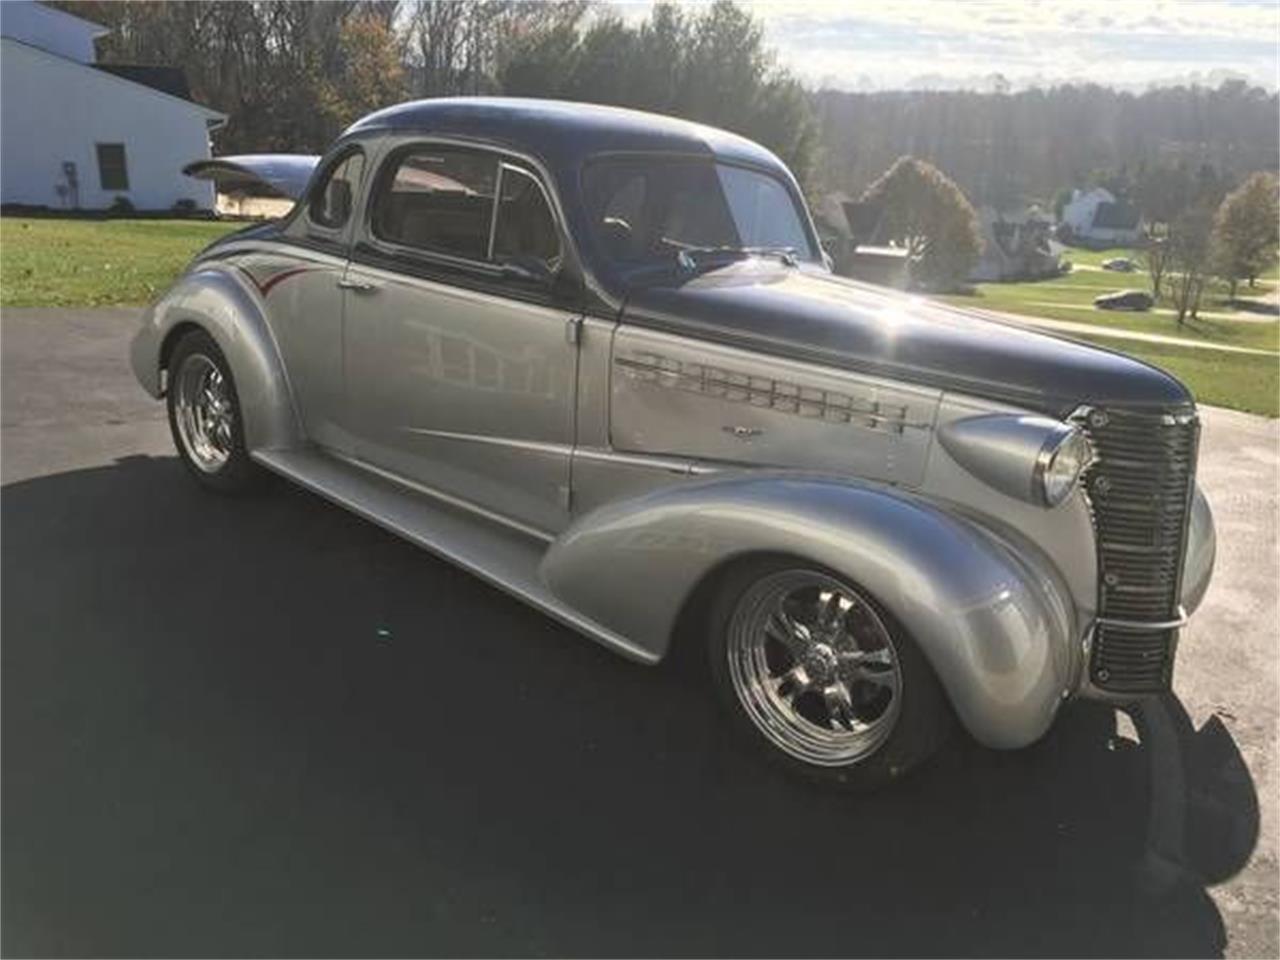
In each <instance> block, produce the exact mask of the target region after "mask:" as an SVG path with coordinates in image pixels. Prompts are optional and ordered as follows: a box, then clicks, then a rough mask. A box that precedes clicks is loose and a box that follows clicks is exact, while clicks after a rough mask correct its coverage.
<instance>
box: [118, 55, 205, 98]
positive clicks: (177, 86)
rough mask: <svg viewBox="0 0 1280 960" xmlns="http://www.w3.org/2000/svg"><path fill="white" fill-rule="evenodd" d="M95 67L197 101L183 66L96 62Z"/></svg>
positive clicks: (163, 91) (172, 95)
mask: <svg viewBox="0 0 1280 960" xmlns="http://www.w3.org/2000/svg"><path fill="white" fill-rule="evenodd" d="M93 67H94V68H95V69H98V70H101V71H103V72H104V73H110V74H114V75H115V76H117V77H121V78H122V79H125V80H130V81H132V82H133V83H139V84H141V85H142V86H144V87H150V88H151V89H152V90H159V91H160V92H161V93H167V94H169V96H171V97H177V98H178V99H180V100H189V101H191V102H192V103H194V102H195V101H194V100H191V88H190V87H189V86H187V75H186V74H185V73H183V71H182V68H181V67H153V66H148V65H146V64H137V63H95V64H93Z"/></svg>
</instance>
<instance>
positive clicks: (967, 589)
mask: <svg viewBox="0 0 1280 960" xmlns="http://www.w3.org/2000/svg"><path fill="white" fill-rule="evenodd" d="M188 172H189V173H190V174H191V175H193V176H202V177H207V178H213V179H219V180H222V181H224V182H231V183H235V182H240V183H244V182H248V181H253V180H256V181H259V182H264V183H269V184H271V185H273V186H274V187H275V188H277V189H279V190H281V191H283V192H285V193H287V194H288V195H289V196H291V197H294V198H296V199H297V203H296V206H295V207H294V209H293V211H292V212H291V213H290V214H289V215H288V216H286V217H284V218H283V219H281V220H279V221H275V222H271V223H267V224H263V225H259V226H254V227H252V228H249V229H246V230H242V231H240V232H237V233H233V234H231V235H230V236H228V237H226V238H224V239H222V240H219V241H218V242H216V243H214V244H213V245H212V246H210V247H209V248H208V249H207V250H205V251H204V252H202V253H201V254H200V255H199V256H198V257H197V258H196V260H195V262H194V263H193V264H192V265H191V266H190V268H189V269H188V270H187V271H186V272H185V273H184V274H183V276H182V277H181V278H180V279H179V280H178V281H177V282H176V283H175V284H174V286H173V288H172V289H171V290H170V291H169V292H168V293H166V294H165V295H164V296H163V297H161V298H160V300H159V301H158V302H157V303H156V304H155V305H154V306H153V307H152V308H151V309H149V310H148V311H147V313H146V316H145V318H144V321H143V324H142V329H141V332H140V333H139V334H138V336H137V338H136V340H135V341H134V343H133V347H132V362H133V368H134V370H135V371H136V373H137V376H138V379H139V380H140V381H141V382H142V385H143V386H144V387H145V388H146V390H147V391H148V392H149V393H150V394H152V395H153V396H155V397H162V396H164V397H167V402H168V410H169V419H170V423H171V425H172V430H173V437H174V441H175V443H176V445H177V448H178V452H179V454H180V455H181V458H182V460H183V462H184V463H185V464H186V466H187V467H188V469H189V471H190V473H191V475H192V476H194V477H195V478H196V479H197V480H199V481H200V482H201V483H202V484H204V485H205V486H207V487H209V488H210V489H213V490H217V491H239V490H242V489H244V488H246V487H248V486H250V485H251V484H252V482H253V480H254V479H255V476H256V475H257V474H258V473H259V468H263V467H265V468H267V469H268V470H271V471H274V472H276V473H278V474H282V475H284V476H285V477H288V478H289V479H291V480H294V481H296V482H298V483H300V484H302V485H303V486H305V487H307V488H309V489H311V490H314V491H316V492H318V493H320V494H322V495H324V496H325V497H328V498H329V499H331V500H333V501H335V502H336V503H338V504H340V505H342V506H344V507H347V508H348V509H350V510H353V511H355V512H356V513H358V514H361V515H362V516H364V517H367V518H368V519H370V520H372V521H374V522H376V523H379V524H382V525H383V526H385V527H387V528H389V529H390V530H393V531H395V532H396V533H398V534H400V535H402V536H404V537H407V538H408V539H410V540H412V541H413V542H415V543H418V544H420V545H422V546H424V547H427V548H428V549H430V550H433V551H435V552H437V553H439V554H441V555H443V556H445V557H447V558H449V559H450V560H452V561H454V562H456V563H458V564H460V565H462V566H463V567H465V568H467V569H468V570H470V571H473V572H474V573H476V574H477V575H479V576H481V577H484V578H486V579H488V580H490V581H492V582H494V583H496V584H497V585H499V586H501V587H502V588H504V589H505V590H507V591H509V592H510V593H512V594H514V595H515V596H517V597H519V598H521V599H522V600H524V601H526V602H528V603H530V604H532V605H534V606H535V607H537V608H539V609H541V610H543V611H545V612H547V613H548V614H550V615H552V616H553V617H556V618H557V619H559V620H560V621H562V622H563V623H565V624H567V625H568V626H570V627H572V628H574V629H575V630H577V631H579V632H581V633H583V634H585V635H586V636H588V637H590V638H591V639H593V640H596V641H598V642H600V643H602V644H604V645H605V646H607V647H609V648H611V649H613V650H615V651H617V652H618V653H621V654H623V655H624V656H627V657H630V658H632V659H634V660H637V661H639V662H641V663H645V664H654V663H657V662H659V661H660V660H662V659H663V658H664V657H666V656H667V655H668V654H669V653H670V652H671V649H672V645H673V643H685V644H700V645H702V646H703V647H705V649H706V652H707V654H708V655H709V662H710V679H711V683H712V686H714V687H715V688H716V690H717V691H718V694H719V696H720V698H721V699H722V700H723V702H724V704H725V706H726V707H727V709H728V712H729V714H730V716H731V718H732V719H731V722H732V723H734V724H736V725H737V726H738V727H739V728H741V730H743V731H744V732H745V733H746V735H747V736H748V737H750V738H752V739H754V740H755V741H757V742H758V743H759V744H761V745H763V746H765V747H767V748H768V750H769V752H771V753H772V754H773V755H774V756H776V757H777V758H778V759H779V760H780V761H782V762H783V763H785V764H789V765H791V766H792V767H793V768H795V769H797V770H800V771H804V772H807V773H809V774H812V775H814V776H817V777H820V778H825V779H830V780H833V781H838V782H842V783H846V784H849V785H855V786H869V785H874V784H877V783H881V782H883V781H885V780H887V779H890V778H892V777H895V776H897V775H899V774H901V773H902V772H904V771H906V770H908V769H909V768H911V767H912V766H914V765H916V764H918V763H919V762H921V761H922V760H924V759H925V758H926V757H927V756H928V755H929V754H930V753H931V752H932V751H933V750H934V749H935V747H936V746H937V745H938V744H940V743H941V742H942V741H943V738H944V734H945V732H946V730H947V728H948V726H949V725H950V724H951V723H952V722H953V718H954V719H958V720H959V723H960V724H961V725H962V726H963V727H964V728H965V729H966V730H967V731H968V732H969V733H970V734H971V735H972V736H973V737H975V738H976V739H977V740H978V741H979V742H981V743H983V744H986V745H989V746H991V747H1005V748H1007V747H1020V746H1023V745H1026V744H1029V743H1031V742H1032V741H1034V740H1036V739H1037V738H1038V737H1040V736H1041V735H1042V734H1043V733H1044V732H1045V730H1046V729H1047V728H1048V727H1049V725H1050V723H1051V722H1052V720H1053V718H1054V714H1055V712H1056V711H1057V710H1058V707H1059V705H1060V704H1062V703H1063V701H1064V700H1066V699H1069V698H1072V697H1094V698H1103V699H1108V700H1113V701H1118V702H1122V701H1130V700H1133V699H1135V698H1138V697H1141V696H1144V695H1150V694H1158V693H1159V692H1161V691H1163V690H1166V689H1167V688H1168V687H1169V684H1170V680H1171V675H1172V670H1173V663H1174V652H1175V648H1176V646H1177V640H1178V634H1179V630H1180V628H1181V627H1182V626H1183V624H1184V623H1185V622H1186V618H1187V615H1188V614H1189V613H1190V612H1191V611H1192V610H1194V609H1195V607H1196V605H1197V604H1198V603H1199V602H1200V599H1201V598H1202V597H1203V595H1204V592H1205V589H1206V587H1207V585H1208V581H1209V577H1210V573H1211V571H1212V566H1213V558H1214V532H1213V521H1212V518H1211V515H1210V512H1209V508H1208V505H1207V504H1206V502H1205V499H1204V497H1203V496H1202V495H1201V493H1200V492H1199V490H1198V489H1197V487H1196V484H1195V468H1196V445H1197V432H1198V421H1197V416H1196V409H1195V405H1194V403H1193V401H1192V397H1191V395H1190V394H1189V393H1188V392H1187V390H1186V389H1185V388H1184V387H1183V386H1182V384H1180V383H1178V382H1177V381H1176V380H1174V379H1173V378H1171V377H1169V376H1168V375H1166V374H1164V373H1162V372H1160V371H1159V370H1156V369H1153V368H1152V367H1149V366H1145V365H1144V364H1142V363H1139V362H1137V361H1134V360H1131V359H1127V358H1125V357H1122V356H1119V355H1117V354H1114V353H1110V352H1108V351H1105V350H1099V349H1095V348H1092V347H1087V346H1083V345H1080V344H1076V343H1071V342H1068V341H1065V340H1061V339H1055V338H1051V337H1047V336H1043V335H1040V334H1036V333H1033V332H1030V331H1028V330H1025V329H1021V328H1019V327H1016V326H1013V325H1006V324H1002V323H997V322H993V321H991V320H989V319H985V318H979V317H975V316H972V315H969V314H966V313H964V312H962V311H958V310H954V309H950V308H947V307H944V306H940V305H937V304H933V303H929V302H926V301H922V300H920V299H917V298H912V297H908V296H906V295H903V294H899V293H895V292H891V291H886V290H882V289H878V288H874V287H869V286H865V285H862V284H859V283H855V282H852V281H849V280H845V279H842V278H839V277H836V276H833V275H832V273H831V272H830V270H829V269H828V266H827V262H826V257H825V255H824V253H823V251H822V249H821V247H820V246H819V242H818V239H817V236H816V235H815V233H814V228H813V224H812V222H811V220H810V218H809V214H808V212H807V210H806V208H805V205H804V202H803V200H802V198H801V195H800V192H799V190H798V189H797V186H796V183H795V181H794V179H793V178H792V176H791V175H790V173H789V172H788V171H787V169H786V167H785V166H784V165H783V164H782V163H781V162H780V161H779V160H778V159H777V158H776V157H775V156H774V155H773V154H771V153H770V152H769V151H767V150H765V149H763V148H761V147H760V146H758V145H756V144H754V143H752V142H750V141H748V140H745V139H743V138H741V137H738V136H735V135H732V134H729V133H725V132H723V131H719V130H714V129H710V128H707V127H703V126H698V125H695V124H692V123H685V122H681V121H677V120H673V119H669V118H664V117H656V116H650V115H647V114H642V113H635V112H631V111H625V110H616V109H608V108H602V107H594V106H586V105H582V104H570V103H554V102H545V101H537V100H487V99H457V100H428V101H422V102H417V103H408V104H404V105H401V106H396V107H392V108H389V109H386V110H382V111H380V112H378V113H375V114H372V115H371V116H369V117H366V118H365V119H363V120H361V121H360V122H358V123H356V124H355V125H354V126H353V127H351V128H350V129H349V130H347V131H346V133H344V134H343V135H342V137H341V138H340V139H339V140H338V141H337V142H336V143H335V144H334V145H333V147H332V148H331V149H330V150H329V152H328V153H327V154H326V155H325V156H324V157H323V158H317V157H296V156H280V155H263V156H245V157H230V158H223V159H220V160H213V161H203V162H199V163H196V164H193V165H191V166H190V167H188ZM655 709H657V708H656V707H655Z"/></svg>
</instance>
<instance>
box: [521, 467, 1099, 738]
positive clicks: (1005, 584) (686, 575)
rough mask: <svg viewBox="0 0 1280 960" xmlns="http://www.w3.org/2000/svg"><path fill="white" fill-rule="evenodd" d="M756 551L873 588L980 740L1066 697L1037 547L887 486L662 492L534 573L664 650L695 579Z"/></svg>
mask: <svg viewBox="0 0 1280 960" xmlns="http://www.w3.org/2000/svg"><path fill="white" fill-rule="evenodd" d="M760 554H784V555H789V556H793V557H796V558H799V560H800V561H801V562H804V561H807V562H810V563H815V564H819V565H821V566H824V567H827V568H829V569H830V570H832V571H834V572H836V573H838V574H841V575H843V576H845V577H847V578H848V579H850V580H851V581H853V582H854V583H855V584H857V585H858V586H860V587H861V588H863V589H864V590H866V591H868V592H869V593H870V594H871V595H872V596H873V597H875V598H876V600H878V601H879V602H880V603H881V604H882V605H883V606H884V607H885V608H886V609H887V610H888V611H889V612H890V614H892V616H893V617H894V618H895V619H896V620H897V621H898V623H899V624H900V625H901V626H902V627H903V628H904V629H905V630H906V631H907V633H908V634H909V635H910V636H911V637H912V638H913V639H914V640H915V642H916V643H917V644H918V646H919V647H920V648H921V650H922V652H923V653H924V654H925V656H926V657H927V658H928V660H929V662H930V663H931V664H932V666H933V669H934V671H935V672H936V673H937V675H938V678H939V679H940V680H941V682H942V685H943V687H944V688H945V689H946V692H947V694H948V696H949V697H950V700H951V703H952V705H953V706H954V708H955V711H956V714H957V715H958V716H959V718H960V721H961V722H962V723H963V724H964V726H965V727H966V728H967V729H968V730H969V732H970V733H971V734H972V735H973V736H974V737H975V738H976V739H977V740H978V741H979V742H980V743H983V744H985V745H987V746H991V747H1020V746H1025V745H1026V744H1028V743H1031V742H1033V741H1034V740H1036V739H1037V738H1039V737H1040V736H1041V734H1043V733H1044V731H1045V730H1046V729H1047V728H1048V726H1049V724H1050V722H1051V721H1052V719H1053V715H1054V713H1055V712H1056V710H1057V707H1058V705H1059V704H1060V703H1061V702H1062V700H1063V698H1064V696H1065V695H1066V692H1067V691H1069V690H1070V689H1073V688H1074V685H1075V679H1076V674H1077V672H1078V670H1079V668H1080V660H1081V657H1082V654H1081V653H1080V646H1079V644H1078V643H1076V642H1075V640H1076V638H1077V637H1078V636H1079V633H1080V631H1079V630H1078V629H1077V625H1076V622H1075V613H1074V607H1073V605H1072V604H1071V602H1070V601H1069V597H1070V594H1069V593H1068V591H1067V588H1066V586H1065V585H1064V584H1063V582H1062V580H1061V578H1060V576H1059V575H1058V574H1057V573H1056V571H1055V570H1054V568H1053V566H1052V564H1051V563H1049V561H1048V560H1047V559H1046V558H1045V557H1044V556H1043V554H1041V553H1040V551H1038V550H1037V549H1036V548H1034V547H1033V546H1031V545H1030V544H1027V543H1019V544H1018V546H1017V548H1016V551H1015V549H1014V548H1012V547H1011V546H1010V545H1009V544H1008V543H1007V542H1006V541H1004V540H1002V539H1000V538H998V537H997V536H996V535H995V534H994V533H992V532H991V531H989V530H987V529H985V528H984V527H981V526H979V525H978V524H977V523H975V522H973V521H972V520H969V519H965V518H964V517H961V516H959V515H957V514H953V513H950V512H947V511H945V510H943V509H941V508H940V507H939V506H937V505H935V504H933V503H930V502H928V501H925V500H923V499H920V498H918V497H915V496H912V495H910V494H906V493H903V492H902V491H899V490H895V489H892V488H889V487H884V486H879V485H874V484H868V483H859V482H856V481H850V480H846V479H843V478H841V479H833V478H829V477H806V476H797V475H795V474H787V475H781V474H776V473H752V474H735V475H731V476H725V475H719V476H715V477H712V478H710V479H708V480H703V481H695V482H692V483H689V484H684V485H677V486H671V487H665V488H662V489H660V490H657V491H654V492H652V493H649V494H646V495H644V496H641V497H638V498H635V499H630V500H624V501H620V502H617V503H612V504H608V505H606V506H604V507H601V508H600V509H598V510H596V511H593V512H592V513H590V514H587V515H586V516H584V517H582V518H581V519H579V520H578V521H577V522H575V523H574V524H573V526H571V527H570V528H569V529H568V530H567V531H565V533H564V534H563V535H562V536H561V537H560V538H559V539H557V540H556V542H555V543H554V544H553V545H552V546H551V548H550V549H549V550H548V552H547V554H546V556H545V557H544V559H543V561H542V567H541V573H542V577H543V579H544V581H545V583H546V584H547V585H548V587H549V588H550V589H551V591H552V592H553V593H554V594H555V595H556V596H557V597H559V598H560V599H561V600H563V601H564V602H565V603H567V604H569V605H571V606H572V607H574V608H575V609H577V610H579V611H581V612H582V613H584V614H585V615H587V616H588V617H591V618H592V619H594V620H596V621H598V622H599V623H601V624H603V625H605V626H607V627H609V628H610V629H612V630H614V631H616V632H618V633H620V634H622V635H623V636H626V637H628V638H630V639H632V640H633V641H635V642H636V643H637V644H638V645H640V646H642V647H644V648H646V649H649V650H652V651H653V652H654V653H655V654H656V655H657V656H659V657H660V656H663V655H664V654H665V653H666V651H667V647H668V645H669V643H670V639H671V635H672V632H673V628H674V627H675V624H676V620H677V618H678V616H679V614H680V612H681V609H682V606H683V604H684V602H685V600H686V599H687V598H688V597H689V596H690V594H691V593H692V591H693V590H694V588H695V587H696V586H697V585H698V584H699V583H700V582H702V581H703V578H705V577H707V576H708V575H709V574H712V573H713V572H715V571H716V570H718V569H720V568H722V567H723V565H724V564H725V563H726V562H731V561H733V560H735V559H741V558H745V557H747V556H750V555H760ZM907 695H908V696H910V694H909V693H908V694H907Z"/></svg>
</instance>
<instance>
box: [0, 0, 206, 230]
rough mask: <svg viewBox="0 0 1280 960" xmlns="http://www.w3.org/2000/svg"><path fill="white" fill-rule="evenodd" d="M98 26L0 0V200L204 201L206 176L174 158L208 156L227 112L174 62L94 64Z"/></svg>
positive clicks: (85, 203) (130, 204) (159, 205)
mask: <svg viewBox="0 0 1280 960" xmlns="http://www.w3.org/2000/svg"><path fill="white" fill-rule="evenodd" d="M106 32H107V30H106V28H104V27H101V26H99V25H98V24H96V23H90V22H89V21H87V20H83V19H81V18H79V17H76V16H72V15H71V14H69V13H64V12H63V11H61V10H56V9H54V8H52V7H46V6H44V5H43V4H40V3H35V2H32V0H10V2H5V3H0V44H2V46H0V167H2V168H3V170H4V176H3V179H2V180H0V203H3V204H4V205H5V206H7V207H15V206H21V207H47V208H50V209H54V210H77V209H79V210H103V209H107V208H110V207H111V206H112V205H113V204H114V205H116V206H117V207H126V208H132V209H136V210H169V209H172V208H174V207H175V206H179V207H188V208H196V209H212V208H213V203H214V194H213V187H212V185H211V184H208V183H202V182H200V181H197V180H192V179H191V178H190V177H186V176H183V173H182V168H183V166H185V165H186V164H188V163H190V162H191V161H192V160H196V159H200V158H205V157H208V156H209V155H210V153H209V134H210V131H212V130H214V129H216V128H217V127H219V126H221V125H222V124H223V123H225V122H226V115H225V114H222V113H219V112H218V111H216V110H211V109H209V108H208V107H205V106H202V105H200V104H198V103H195V102H194V101H192V100H191V98H190V93H189V92H188V90H187V84H186V79H185V77H184V76H183V74H182V71H181V70H180V69H178V68H175V67H152V66H146V67H135V66H128V65H114V64H112V65H106V64H99V63H97V62H96V61H97V57H96V53H95V50H94V39H95V38H97V37H100V36H102V35H103V34H105V33H106ZM117 198H124V201H127V204H125V203H124V202H122V201H120V200H118V199H117Z"/></svg>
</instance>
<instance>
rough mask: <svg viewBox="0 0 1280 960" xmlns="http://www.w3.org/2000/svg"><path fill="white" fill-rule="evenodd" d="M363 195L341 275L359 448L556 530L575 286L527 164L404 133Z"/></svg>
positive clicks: (570, 396)
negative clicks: (406, 137) (364, 205)
mask: <svg viewBox="0 0 1280 960" xmlns="http://www.w3.org/2000/svg"><path fill="white" fill-rule="evenodd" d="M495 200H496V202H495ZM368 207H369V209H368V212H367V213H366V215H365V216H364V218H363V223H362V226H361V231H362V234H361V239H360V241H359V242H358V243H357V245H356V247H355V249H354V251H353V258H352V262H351V264H350V266H349V268H348V273H347V278H346V286H347V288H348V289H347V293H346V308H345V310H346V329H345V337H344V350H345V362H346V375H347V396H348V403H349V404H350V406H351V410H352V416H353V424H354V429H355V430H356V432H357V434H358V435H357V436H356V438H355V443H356V456H357V458H358V460H359V461H361V462H363V463H364V464H367V465H369V466H371V467H373V468H376V469H378V470H381V471H384V472H387V473H390V474H392V475H394V476H396V477H398V478H402V479H404V480H408V481H410V482H412V483H414V484H418V485H421V486H424V487H426V488H429V489H430V490H432V491H434V492H438V493H442V494H445V495H446V496H449V497H453V498H456V499H461V500H464V501H466V502H467V503H468V504H471V505H474V506H476V507H479V508H481V509H482V510H485V511H488V512H490V513H493V514H496V515H498V516H499V517H501V518H503V519H506V520H508V521H512V522H514V523H516V524H518V525H522V526H525V527H529V528H532V529H534V530H536V531H539V532H554V531H556V530H559V529H560V528H561V527H563V526H564V525H565V524H566V523H567V521H568V509H567V508H568V491H569V469H570V461H571V454H572V449H573V443H574V404H575V390H576V384H575V381H576V376H577V343H576V340H577V338H576V335H575V334H576V330H577V324H578V322H579V320H580V312H579V304H580V299H581V298H580V296H579V295H578V292H577V291H578V290H579V289H580V287H579V286H578V285H577V284H576V283H575V282H573V280H572V278H571V276H570V275H569V273H570V272H569V271H567V270H566V257H565V253H564V250H565V246H566V245H565V241H564V235H563V231H562V230H561V228H560V226H559V221H558V218H557V216H556V214H555V213H554V205H553V203H552V202H551V199H550V195H549V194H548V193H547V192H546V190H545V188H544V186H543V182H542V180H541V178H540V176H539V174H538V173H537V171H536V170H535V169H534V167H533V166H532V165H531V164H528V163H525V162H521V161H518V160H513V159H512V158H510V157H506V156H504V155H502V154H499V153H497V152H494V151H489V150H484V149H479V148H475V147H468V146H459V145H453V144H441V143H431V142H416V143H408V144H405V145H401V146H398V147H395V148H393V149H391V150H390V151H389V152H388V153H387V157H386V160H384V161H383V162H382V164H381V169H380V171H379V173H378V177H377V179H376V181H375V182H374V185H373V188H372V193H371V196H370V201H369V205H368Z"/></svg>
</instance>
